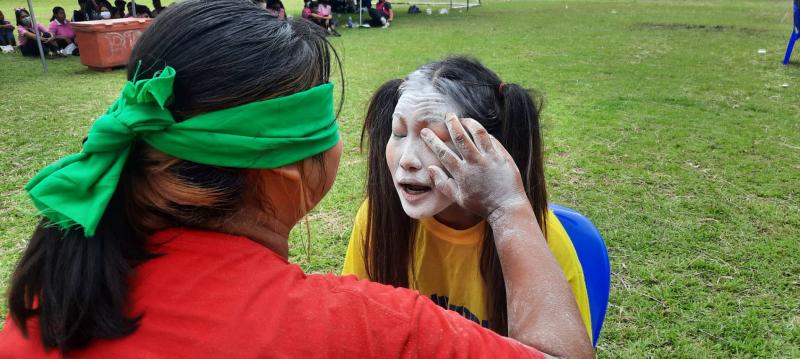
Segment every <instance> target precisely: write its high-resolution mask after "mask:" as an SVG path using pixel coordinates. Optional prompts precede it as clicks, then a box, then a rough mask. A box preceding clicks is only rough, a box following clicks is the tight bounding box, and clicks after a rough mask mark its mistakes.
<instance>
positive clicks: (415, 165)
mask: <svg viewBox="0 0 800 359" xmlns="http://www.w3.org/2000/svg"><path fill="white" fill-rule="evenodd" d="M423 146H424V145H423ZM413 147H414V146H413V145H410V146H406V148H405V150H404V151H403V155H402V156H401V157H400V167H402V168H403V169H404V170H406V171H418V170H420V169H422V162H421V161H420V160H419V153H418V151H417V150H416V149H414V148H413Z"/></svg>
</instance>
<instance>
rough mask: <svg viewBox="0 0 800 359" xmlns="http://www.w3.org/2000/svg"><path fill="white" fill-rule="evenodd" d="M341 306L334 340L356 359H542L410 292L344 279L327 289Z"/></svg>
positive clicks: (538, 355) (522, 346)
mask: <svg viewBox="0 0 800 359" xmlns="http://www.w3.org/2000/svg"><path fill="white" fill-rule="evenodd" d="M332 290H333V292H334V293H336V295H334V296H332V297H334V298H336V300H337V301H341V302H342V303H341V304H342V307H341V308H340V309H339V310H336V311H335V312H336V313H337V314H336V315H337V316H339V318H338V320H337V321H340V322H342V323H345V322H346V323H347V324H348V325H347V326H346V327H345V326H342V327H343V328H338V329H337V334H338V337H339V339H344V340H343V341H344V342H347V343H348V346H349V347H350V348H357V349H358V350H359V352H358V353H353V354H356V355H359V356H361V357H397V356H400V357H420V358H467V357H477V358H484V357H495V358H543V357H544V356H543V355H542V353H541V352H539V351H538V350H536V349H534V348H531V347H528V346H526V345H524V344H522V343H520V342H518V341H516V340H513V339H509V338H506V337H503V336H500V335H498V334H497V333H495V332H493V331H491V330H488V329H486V328H483V327H481V326H480V325H478V324H477V323H475V322H473V321H471V320H468V319H466V318H463V317H461V316H460V315H458V313H456V312H454V311H449V310H445V309H442V308H441V307H439V306H437V305H436V304H434V303H433V302H432V301H431V300H430V299H428V298H426V297H423V296H420V295H419V293H417V292H416V291H411V290H408V289H405V288H394V287H391V286H385V285H382V284H377V283H372V282H368V281H363V280H362V281H357V280H356V278H355V277H353V276H351V277H347V278H345V280H344V281H343V282H342V284H341V285H338V286H336V287H335V288H332Z"/></svg>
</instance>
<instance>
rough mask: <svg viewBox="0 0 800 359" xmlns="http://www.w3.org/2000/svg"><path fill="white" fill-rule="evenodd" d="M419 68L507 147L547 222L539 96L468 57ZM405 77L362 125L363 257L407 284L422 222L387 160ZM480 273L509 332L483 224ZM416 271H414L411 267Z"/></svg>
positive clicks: (502, 328)
mask: <svg viewBox="0 0 800 359" xmlns="http://www.w3.org/2000/svg"><path fill="white" fill-rule="evenodd" d="M412 75H414V76H416V75H420V76H421V77H422V78H423V79H424V81H426V82H429V83H430V84H431V85H433V87H434V88H435V89H436V90H437V91H438V92H439V93H440V94H442V95H443V96H445V97H446V98H448V99H449V100H451V101H452V102H453V103H454V104H456V105H457V107H458V108H460V109H461V110H462V111H463V112H462V113H460V114H459V116H461V117H469V118H473V119H475V120H477V121H478V122H480V123H481V125H483V127H485V128H486V130H487V131H488V132H489V133H490V134H492V136H494V137H496V138H497V139H498V140H499V141H500V143H502V144H503V146H504V147H505V148H506V150H508V152H509V153H510V154H511V157H513V158H514V162H515V163H516V165H517V167H518V168H519V170H520V174H521V175H522V182H523V184H524V186H525V192H526V193H527V195H528V199H529V200H530V202H531V205H532V206H533V209H534V212H535V214H536V219H537V220H538V221H539V224H540V225H541V227H542V230H544V229H545V222H546V217H547V191H546V188H545V180H544V170H543V159H542V135H541V130H540V127H539V111H540V109H541V103H540V102H538V101H535V100H534V98H533V97H532V96H531V94H529V93H528V91H527V90H525V89H523V88H522V87H520V86H518V85H515V84H505V83H503V82H502V81H501V80H500V78H499V77H498V76H497V75H496V74H495V73H494V72H492V71H491V70H489V69H488V68H486V67H485V66H483V65H482V64H481V63H480V62H478V61H477V60H475V59H473V58H468V57H451V58H448V59H445V60H443V61H439V62H434V63H429V64H427V65H424V66H422V67H420V68H419V69H418V70H417V72H415V73H414V74H412ZM403 83H404V82H403V81H401V80H390V81H388V82H386V83H385V84H383V86H381V87H380V88H379V89H378V91H377V92H376V93H375V95H374V96H373V97H372V99H371V101H370V103H369V106H368V109H367V115H366V121H365V122H364V127H363V129H362V132H361V145H362V148H363V147H364V140H365V138H366V137H367V136H368V137H369V141H368V142H369V155H368V163H367V164H368V166H367V205H368V208H369V212H368V213H369V215H368V217H367V227H366V228H367V230H366V238H365V240H364V248H363V253H364V263H365V266H366V270H367V274H368V275H369V277H370V279H372V280H374V281H377V282H380V283H384V284H390V285H394V286H398V287H408V286H409V277H408V276H409V270H413V268H414V267H415V266H414V264H413V263H412V262H413V258H414V245H415V238H416V237H415V234H416V227H417V221H416V220H414V219H412V218H410V217H409V216H407V215H406V214H405V211H404V210H403V207H402V205H401V204H400V199H399V197H398V195H397V191H396V190H395V186H394V183H393V181H392V175H391V173H390V172H389V167H388V165H387V164H386V157H385V156H386V143H387V142H388V141H389V137H390V136H391V133H392V130H391V128H392V114H393V113H394V108H395V106H396V105H397V102H398V100H399V98H400V96H401V92H402V88H403V87H402V85H403ZM480 269H481V276H482V277H483V280H484V282H485V284H486V287H487V289H488V298H487V302H488V303H489V304H488V307H489V308H488V309H489V315H490V318H488V319H489V320H490V327H491V329H492V330H494V331H496V332H498V333H500V334H503V335H507V334H508V324H507V323H508V315H507V312H506V291H505V281H504V279H503V271H502V269H501V267H500V260H499V258H498V256H497V250H496V248H495V245H494V238H493V236H492V232H491V231H488V230H487V231H486V233H485V235H484V240H483V247H482V250H481V263H480ZM412 274H413V273H412Z"/></svg>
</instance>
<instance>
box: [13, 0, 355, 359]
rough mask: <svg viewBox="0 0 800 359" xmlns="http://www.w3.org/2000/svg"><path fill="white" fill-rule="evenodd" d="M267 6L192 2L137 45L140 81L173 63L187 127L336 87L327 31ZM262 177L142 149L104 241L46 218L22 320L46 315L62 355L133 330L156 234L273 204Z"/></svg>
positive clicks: (216, 224) (178, 105) (43, 324)
mask: <svg viewBox="0 0 800 359" xmlns="http://www.w3.org/2000/svg"><path fill="white" fill-rule="evenodd" d="M256 10H258V8H256V7H255V6H253V5H252V3H250V2H247V1H244V0H215V1H205V0H187V1H184V2H180V3H176V4H174V5H172V6H170V7H168V8H166V9H165V10H164V12H163V13H162V15H161V16H159V17H158V19H157V20H155V21H154V22H153V24H152V25H151V26H150V27H149V28H148V29H147V30H146V31H145V32H144V33H143V34H142V36H141V38H140V39H139V40H138V42H137V44H136V47H135V48H134V49H133V52H132V54H131V58H130V61H129V64H128V79H133V78H134V77H136V78H137V79H145V78H151V77H153V76H154V74H155V73H157V72H158V71H160V70H161V69H163V68H164V67H165V66H167V65H169V66H172V67H173V68H174V69H175V70H176V75H175V82H174V101H173V102H172V104H171V107H170V110H171V111H172V113H173V114H174V116H175V117H176V120H177V121H182V120H185V119H186V118H189V117H192V116H195V115H198V114H201V113H206V112H210V111H215V110H221V109H225V108H229V107H234V106H237V105H241V104H245V103H249V102H253V101H258V100H264V99H269V98H274V97H280V96H284V95H288V94H292V93H296V92H300V91H304V90H307V89H309V88H312V87H315V86H318V85H320V84H323V83H327V82H329V81H330V71H331V52H332V51H333V49H332V48H331V47H330V44H329V43H328V42H327V40H326V39H325V34H324V31H323V30H322V29H321V28H319V27H318V26H316V25H313V24H311V23H309V22H308V21H305V20H298V21H285V20H278V19H277V18H276V17H274V16H271V15H269V14H267V13H266V12H264V11H256ZM243 33H247V36H241V34H243ZM187 39H191V41H187ZM231 54H236V56H233V57H231ZM333 54H334V57H335V59H336V60H337V61H338V56H336V53H335V51H333ZM342 84H344V82H342ZM342 86H344V85H342ZM342 95H343V94H342ZM318 156H319V155H318ZM256 173H257V172H256V171H254V170H246V169H232V168H221V167H214V166H207V165H201V164H197V163H193V162H189V161H185V160H180V159H177V158H174V157H172V156H169V155H166V154H164V153H161V152H159V151H156V150H155V149H153V148H151V147H149V146H148V145H146V144H145V143H143V142H137V143H135V145H134V148H133V150H132V151H131V154H130V157H129V158H128V161H127V163H126V166H125V169H124V171H123V174H122V176H121V178H120V182H119V185H118V187H117V190H116V192H115V193H114V195H113V197H112V199H111V202H110V203H109V205H108V207H107V208H106V211H105V214H104V215H103V218H102V219H101V221H100V224H99V225H98V227H97V229H96V234H95V235H94V237H92V238H87V237H86V235H85V234H84V232H83V230H82V229H80V228H75V229H71V230H62V229H61V228H59V227H57V226H55V225H53V224H52V223H50V222H49V221H48V220H47V219H43V220H42V221H41V222H40V223H39V225H38V227H37V229H36V231H35V232H34V234H33V236H32V238H31V239H30V242H29V243H28V247H27V248H26V250H25V253H24V254H23V256H22V258H21V259H20V261H19V263H18V264H17V267H16V269H15V271H14V273H13V276H12V279H11V286H10V290H9V310H10V313H11V317H12V318H13V320H14V321H15V323H16V324H17V325H18V326H19V327H20V328H21V329H22V332H23V333H24V335H26V336H27V335H28V326H27V325H28V320H29V319H32V318H35V317H38V321H39V326H40V328H41V339H42V341H43V344H44V346H45V347H46V348H57V349H59V350H60V351H61V352H62V353H63V352H67V351H69V350H72V349H76V348H81V347H83V346H85V345H87V344H88V343H89V342H91V341H92V340H94V339H112V338H120V337H125V336H127V335H129V334H131V333H133V332H134V331H135V330H136V328H137V327H138V323H139V319H140V318H141V317H142V315H146V313H130V312H129V310H130V307H129V304H130V303H129V299H130V298H129V296H130V293H129V291H130V289H129V287H128V280H129V277H130V276H131V274H132V273H133V271H134V268H135V267H136V266H137V265H138V264H141V263H142V262H144V261H147V260H149V259H150V258H153V257H154V256H155V254H154V253H153V252H152V250H154V248H151V247H149V246H146V239H147V238H148V237H149V236H151V235H152V234H153V233H155V232H156V231H159V230H162V229H166V228H170V227H189V228H198V229H208V230H218V229H219V228H221V227H222V226H223V225H224V224H223V223H224V222H226V220H228V219H229V218H231V216H234V215H237V214H238V213H240V212H239V211H241V210H242V206H243V205H242V203H243V202H244V200H245V199H248V198H263V196H259V195H258V193H253V192H257V191H258V190H259V187H258V186H255V185H250V183H252V182H253V176H254V174H256ZM155 250H157V249H155Z"/></svg>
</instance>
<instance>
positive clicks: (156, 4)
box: [150, 0, 165, 18]
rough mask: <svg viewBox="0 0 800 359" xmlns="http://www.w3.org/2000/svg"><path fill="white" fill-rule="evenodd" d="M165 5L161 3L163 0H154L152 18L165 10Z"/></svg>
mask: <svg viewBox="0 0 800 359" xmlns="http://www.w3.org/2000/svg"><path fill="white" fill-rule="evenodd" d="M164 9H165V7H164V6H162V5H161V0H153V11H152V12H151V13H150V16H151V17H152V18H155V17H156V16H158V14H159V13H160V12H162V11H164Z"/></svg>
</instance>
